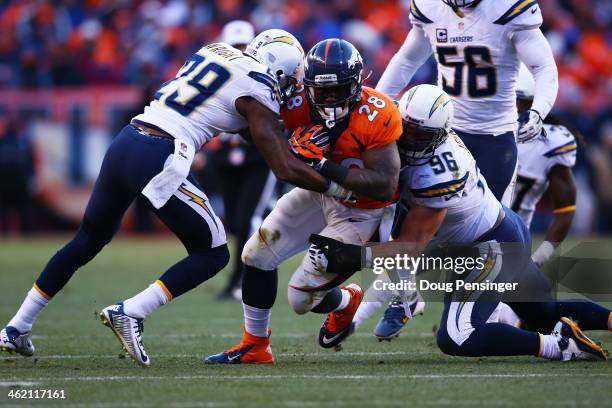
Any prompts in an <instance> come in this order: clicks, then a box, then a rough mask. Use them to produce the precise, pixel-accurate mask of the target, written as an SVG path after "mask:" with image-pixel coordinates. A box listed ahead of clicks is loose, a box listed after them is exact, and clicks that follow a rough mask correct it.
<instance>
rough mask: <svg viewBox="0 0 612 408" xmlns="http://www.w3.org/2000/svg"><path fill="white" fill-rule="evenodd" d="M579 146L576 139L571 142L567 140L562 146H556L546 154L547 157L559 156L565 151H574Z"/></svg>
mask: <svg viewBox="0 0 612 408" xmlns="http://www.w3.org/2000/svg"><path fill="white" fill-rule="evenodd" d="M577 148H578V145H577V144H576V141H575V140H572V141H571V142H567V143H565V144H563V145H561V146H558V147H555V148H554V149H551V150H549V151H547V152H546V153H544V156H545V157H554V156H559V155H562V154H565V153H569V152H573V151H575V150H576V149H577Z"/></svg>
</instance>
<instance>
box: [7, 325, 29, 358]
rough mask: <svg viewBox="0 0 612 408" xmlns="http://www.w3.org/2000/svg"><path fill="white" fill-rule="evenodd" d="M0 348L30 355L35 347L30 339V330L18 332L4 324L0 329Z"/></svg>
mask: <svg viewBox="0 0 612 408" xmlns="http://www.w3.org/2000/svg"><path fill="white" fill-rule="evenodd" d="M0 350H2V351H6V352H9V353H19V354H21V355H22V356H26V357H30V356H32V355H33V354H34V350H35V349H34V345H33V344H32V340H30V332H27V333H20V332H19V331H18V330H17V329H16V328H14V327H12V326H6V327H5V328H4V329H2V330H1V331H0Z"/></svg>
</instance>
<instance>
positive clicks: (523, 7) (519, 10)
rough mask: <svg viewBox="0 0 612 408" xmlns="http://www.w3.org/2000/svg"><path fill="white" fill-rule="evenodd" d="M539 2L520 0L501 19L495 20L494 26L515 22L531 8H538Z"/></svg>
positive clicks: (535, 0)
mask: <svg viewBox="0 0 612 408" xmlns="http://www.w3.org/2000/svg"><path fill="white" fill-rule="evenodd" d="M537 4H538V2H537V0H519V1H517V2H516V3H514V4H513V5H512V7H510V8H509V9H508V11H506V12H505V13H504V14H503V15H502V16H501V17H500V18H498V19H497V20H495V21H494V22H493V24H499V25H504V24H507V23H509V22H510V21H512V20H514V19H515V18H516V17H518V16H520V15H521V14H523V13H524V12H526V11H527V10H529V9H530V8H531V6H537Z"/></svg>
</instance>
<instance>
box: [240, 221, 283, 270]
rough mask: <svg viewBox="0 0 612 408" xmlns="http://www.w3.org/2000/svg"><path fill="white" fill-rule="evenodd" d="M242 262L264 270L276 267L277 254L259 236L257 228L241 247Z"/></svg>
mask: <svg viewBox="0 0 612 408" xmlns="http://www.w3.org/2000/svg"><path fill="white" fill-rule="evenodd" d="M242 263H244V264H245V265H248V266H252V267H254V268H257V269H263V270H264V271H271V270H273V269H276V268H277V267H278V264H279V262H278V256H277V255H276V254H275V253H274V252H272V250H271V249H270V247H269V246H268V244H267V243H266V242H265V241H264V240H263V239H262V238H261V236H260V233H259V230H257V231H256V232H255V233H254V234H253V235H252V236H251V238H249V240H248V241H247V243H246V244H245V245H244V248H243V249H242Z"/></svg>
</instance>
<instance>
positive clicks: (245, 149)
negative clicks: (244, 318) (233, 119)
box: [211, 20, 276, 300]
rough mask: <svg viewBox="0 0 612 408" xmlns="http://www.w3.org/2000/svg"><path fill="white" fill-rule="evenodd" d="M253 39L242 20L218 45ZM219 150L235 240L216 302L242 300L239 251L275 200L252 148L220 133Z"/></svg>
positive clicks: (268, 175)
mask: <svg viewBox="0 0 612 408" xmlns="http://www.w3.org/2000/svg"><path fill="white" fill-rule="evenodd" d="M254 37H255V32H254V29H253V26H252V25H251V24H250V23H249V22H247V21H242V20H234V21H231V22H229V23H227V24H226V25H225V26H224V27H223V31H222V32H221V38H220V41H221V42H224V43H227V44H229V45H231V46H233V47H236V48H238V49H239V50H242V51H244V49H245V48H246V46H247V44H248V43H250V42H251V40H252V39H253V38H254ZM219 138H220V140H221V148H220V149H218V150H216V151H215V152H214V153H213V154H212V155H211V164H212V165H213V166H215V167H216V168H217V172H218V175H219V184H220V190H221V195H222V196H223V203H224V207H225V217H224V219H225V227H226V228H227V230H228V232H229V233H230V234H232V235H234V237H235V238H236V246H235V249H234V252H235V253H234V254H232V258H231V259H233V263H232V267H233V269H232V272H231V275H230V277H229V280H228V281H227V284H226V286H225V289H223V291H222V292H221V293H220V294H219V295H218V297H217V298H218V299H237V300H241V299H242V289H241V288H242V270H243V268H244V265H243V263H242V260H241V254H242V248H243V247H244V245H245V244H246V242H247V240H248V239H249V237H250V236H251V235H252V233H253V232H254V231H255V230H256V229H257V228H259V226H260V225H261V223H262V221H263V219H264V217H265V215H266V214H267V210H268V208H269V206H270V204H271V203H273V201H275V199H276V178H275V177H274V174H272V172H271V171H270V169H269V168H268V166H267V164H266V162H265V161H264V159H263V157H262V156H261V155H260V154H259V152H258V151H257V149H256V148H255V146H253V145H250V144H248V143H246V142H245V141H244V140H243V139H242V138H241V137H240V136H239V135H237V134H230V133H221V134H220V135H219Z"/></svg>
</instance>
